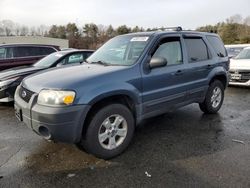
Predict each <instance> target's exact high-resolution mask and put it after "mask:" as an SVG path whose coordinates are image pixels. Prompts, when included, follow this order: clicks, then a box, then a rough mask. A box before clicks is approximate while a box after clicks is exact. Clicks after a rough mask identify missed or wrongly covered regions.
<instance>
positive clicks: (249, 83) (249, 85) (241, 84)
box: [229, 80, 250, 87]
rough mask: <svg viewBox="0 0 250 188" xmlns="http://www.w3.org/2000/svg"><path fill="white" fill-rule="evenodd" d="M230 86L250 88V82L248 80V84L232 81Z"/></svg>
mask: <svg viewBox="0 0 250 188" xmlns="http://www.w3.org/2000/svg"><path fill="white" fill-rule="evenodd" d="M229 85H234V86H247V87H250V80H248V81H247V82H234V81H230V82H229Z"/></svg>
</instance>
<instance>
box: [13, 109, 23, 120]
mask: <svg viewBox="0 0 250 188" xmlns="http://www.w3.org/2000/svg"><path fill="white" fill-rule="evenodd" d="M15 115H16V118H17V119H18V120H19V121H23V114H22V110H21V109H20V108H18V107H17V106H15Z"/></svg>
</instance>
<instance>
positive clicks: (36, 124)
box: [15, 86, 90, 143]
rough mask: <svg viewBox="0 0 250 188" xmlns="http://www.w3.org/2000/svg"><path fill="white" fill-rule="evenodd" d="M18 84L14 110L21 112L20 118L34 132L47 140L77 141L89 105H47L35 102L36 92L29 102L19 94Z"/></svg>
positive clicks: (80, 134)
mask: <svg viewBox="0 0 250 188" xmlns="http://www.w3.org/2000/svg"><path fill="white" fill-rule="evenodd" d="M19 90H20V86H18V88H17V90H16V93H15V110H16V111H18V112H19V115H20V113H21V116H22V117H21V120H22V121H23V122H24V123H25V124H26V125H27V126H28V127H29V128H30V129H32V130H33V131H34V132H35V133H37V134H38V135H40V136H42V137H44V138H45V139H47V140H53V141H59V142H66V143H77V142H79V141H80V139H81V136H82V129H83V124H84V120H85V117H86V115H87V112H88V110H89V108H90V106H89V105H75V106H67V107H48V106H42V105H38V104H37V97H38V95H37V94H33V95H32V97H31V99H30V100H29V102H28V103H27V102H25V101H24V100H23V99H22V98H21V97H20V96H19Z"/></svg>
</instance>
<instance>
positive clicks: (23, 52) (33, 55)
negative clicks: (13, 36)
mask: <svg viewBox="0 0 250 188" xmlns="http://www.w3.org/2000/svg"><path fill="white" fill-rule="evenodd" d="M43 57H44V55H40V48H39V47H33V46H17V47H13V59H14V60H13V63H12V66H13V67H17V66H22V65H31V64H33V63H35V62H37V61H38V60H39V59H41V58H43Z"/></svg>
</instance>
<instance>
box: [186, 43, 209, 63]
mask: <svg viewBox="0 0 250 188" xmlns="http://www.w3.org/2000/svg"><path fill="white" fill-rule="evenodd" d="M184 40H185V44H186V48H187V53H188V61H189V62H190V63H194V62H198V61H205V60H208V59H209V52H208V48H207V45H206V44H205V42H204V41H203V39H202V38H185V39H184Z"/></svg>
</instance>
